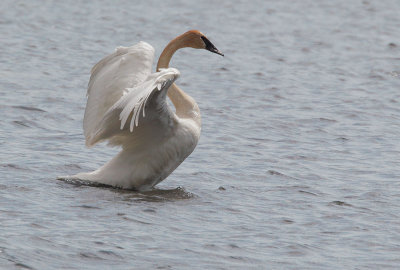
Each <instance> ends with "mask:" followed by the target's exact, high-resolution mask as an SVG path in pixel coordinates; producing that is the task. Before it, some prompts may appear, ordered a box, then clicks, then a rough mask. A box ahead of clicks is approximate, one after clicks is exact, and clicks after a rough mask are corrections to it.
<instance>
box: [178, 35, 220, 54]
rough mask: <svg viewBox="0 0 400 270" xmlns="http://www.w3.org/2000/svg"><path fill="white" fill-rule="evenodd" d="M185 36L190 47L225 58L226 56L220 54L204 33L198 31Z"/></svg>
mask: <svg viewBox="0 0 400 270" xmlns="http://www.w3.org/2000/svg"><path fill="white" fill-rule="evenodd" d="M184 35H185V36H186V38H187V45H188V47H192V48H195V49H206V50H207V51H210V52H213V53H216V54H219V55H222V56H224V54H223V53H222V52H220V51H219V50H218V49H217V48H216V47H215V46H214V44H212V43H211V41H210V40H208V38H207V37H206V36H205V35H204V34H203V33H202V32H200V31H198V30H190V31H188V32H186V33H185V34H184Z"/></svg>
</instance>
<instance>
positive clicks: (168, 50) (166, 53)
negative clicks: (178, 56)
mask: <svg viewBox="0 0 400 270" xmlns="http://www.w3.org/2000/svg"><path fill="white" fill-rule="evenodd" d="M201 35H202V34H201V33H200V32H199V31H197V30H191V31H188V32H186V33H184V34H182V35H180V36H178V37H176V38H174V39H173V40H171V41H170V43H168V45H167V46H166V47H165V49H164V50H163V52H162V53H161V55H160V58H159V59H158V63H157V71H159V70H160V68H168V67H169V62H170V61H171V58H172V56H173V55H174V53H175V52H176V51H177V50H179V49H182V48H186V47H192V48H202V46H203V43H202V42H200V40H201V39H200V36H201Z"/></svg>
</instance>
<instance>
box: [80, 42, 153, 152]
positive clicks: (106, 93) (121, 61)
mask: <svg viewBox="0 0 400 270" xmlns="http://www.w3.org/2000/svg"><path fill="white" fill-rule="evenodd" d="M153 58H154V48H153V47H152V46H151V45H150V44H148V43H146V42H139V43H138V44H136V45H134V46H132V47H119V48H117V49H116V50H115V52H114V53H112V54H110V55H109V56H107V57H105V58H103V59H102V60H101V61H100V62H98V63H97V64H96V65H95V66H94V67H93V68H92V71H91V77H90V81H89V85H88V91H87V96H88V100H87V104H86V110H85V117H84V119H83V130H84V134H85V138H86V145H87V146H92V145H94V144H95V143H97V142H98V141H99V140H98V139H96V134H99V131H100V130H103V129H104V128H107V127H103V126H102V125H103V123H102V121H103V119H104V117H105V114H106V112H107V111H109V110H110V108H111V107H112V106H114V104H115V103H116V102H117V101H118V100H119V99H120V98H121V97H122V96H123V95H124V93H126V91H127V90H126V89H127V88H132V87H135V86H137V85H139V84H140V83H142V82H144V81H145V80H146V79H147V77H148V76H149V75H150V73H151V67H152V63H153ZM117 120H118V119H117Z"/></svg>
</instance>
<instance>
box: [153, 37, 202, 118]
mask: <svg viewBox="0 0 400 270" xmlns="http://www.w3.org/2000/svg"><path fill="white" fill-rule="evenodd" d="M185 47H190V45H189V44H188V43H187V41H186V40H185V35H181V36H178V37H177V38H175V39H173V40H172V41H171V42H170V43H168V45H167V46H166V47H165V49H164V51H163V52H162V53H161V55H160V58H159V59H158V63H157V71H159V70H160V69H162V68H168V67H169V62H170V61H171V58H172V56H173V55H174V53H175V52H176V51H177V50H179V49H181V48H185ZM168 97H169V99H170V100H171V101H172V103H173V104H174V106H175V109H176V115H177V116H178V117H181V118H192V119H193V120H195V121H196V123H198V124H199V125H200V121H201V120H200V109H199V106H198V105H197V103H196V101H195V100H194V99H193V98H192V97H191V96H189V95H188V94H186V93H185V92H184V91H183V90H182V89H180V88H179V87H178V86H177V85H176V84H175V83H174V84H172V85H171V87H170V88H169V89H168Z"/></svg>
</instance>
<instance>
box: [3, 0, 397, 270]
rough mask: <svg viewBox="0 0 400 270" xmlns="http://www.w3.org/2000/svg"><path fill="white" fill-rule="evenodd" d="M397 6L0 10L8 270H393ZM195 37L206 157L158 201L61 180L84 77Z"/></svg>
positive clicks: (187, 70) (190, 60) (194, 79)
mask: <svg viewBox="0 0 400 270" xmlns="http://www.w3.org/2000/svg"><path fill="white" fill-rule="evenodd" d="M399 14H400V3H399V2H398V1H396V0H393V1H344V0H343V1H250V2H247V1H235V3H233V2H232V1H217V2H216V1H204V2H201V3H200V2H198V1H162V2H161V1H154V2H149V1H140V2H139V3H134V2H132V1H113V2H112V3H111V2H106V1H97V2H96V3H91V1H81V2H74V3H73V4H72V3H70V2H68V1H64V2H60V1H58V2H53V1H25V2H24V1H11V0H10V1H8V0H7V1H1V3H0V48H1V50H0V115H1V116H2V117H1V119H2V120H1V121H0V149H1V151H0V175H1V176H0V227H1V230H0V268H1V269H397V268H398V265H399V264H400V181H399V177H400V158H399V156H400V144H399V140H398V139H399V135H400V125H399V123H400V105H399V100H400V93H399V90H400V38H399V37H400V17H399V16H398V15H399ZM188 29H199V30H201V31H202V32H204V33H206V34H207V36H208V37H209V39H210V40H211V41H212V42H213V43H214V44H215V45H216V47H217V48H218V49H220V50H221V51H222V52H223V53H225V57H224V58H222V57H220V56H218V55H215V54H211V53H208V52H206V51H200V50H190V49H185V50H181V51H180V52H178V53H177V54H176V55H175V57H174V59H173V61H172V64H171V66H173V67H176V68H178V69H179V70H180V71H181V74H182V76H181V78H180V79H179V80H178V84H179V85H180V86H181V87H182V88H183V89H184V90H186V91H187V92H188V93H189V94H190V95H192V96H193V97H194V98H195V99H196V100H197V101H198V103H199V106H200V108H201V111H202V117H203V129H202V136H201V139H200V142H199V145H198V147H197V149H196V150H195V152H194V153H193V154H192V155H191V156H190V157H189V158H188V159H187V160H186V161H185V162H184V163H183V164H182V165H181V166H180V167H179V168H178V169H177V170H176V171H175V172H174V173H173V174H172V175H171V176H170V177H168V178H167V179H166V180H165V181H164V182H162V183H161V184H159V185H158V189H159V190H156V191H152V192H149V193H144V194H140V193H135V192H132V191H124V190H118V189H110V188H104V187H93V186H85V185H79V184H72V183H66V182H62V181H58V180H56V178H57V176H60V175H66V174H75V173H78V172H82V171H89V170H93V169H96V168H98V167H99V166H100V165H102V164H103V163H104V162H106V161H107V160H109V159H110V158H111V157H112V156H113V155H114V154H115V153H116V152H117V151H118V149H114V148H107V147H105V146H104V145H100V146H97V147H95V148H93V149H86V148H85V146H84V137H83V135H82V118H83V113H84V108H85V102H86V99H85V94H86V85H87V82H88V80H89V72H90V68H91V67H92V66H93V65H94V64H95V63H96V62H97V61H98V60H99V59H101V58H102V57H104V56H105V55H107V54H109V53H110V52H112V51H113V50H114V48H115V47H117V46H119V45H125V46H127V45H132V44H134V43H136V42H138V41H140V40H144V41H147V42H149V43H150V44H152V45H153V46H154V47H155V48H156V57H158V55H159V54H160V52H161V50H162V49H163V47H164V46H165V45H166V44H167V42H168V41H169V40H170V39H172V38H173V37H175V36H176V35H178V34H181V33H183V32H185V31H186V30H188Z"/></svg>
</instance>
